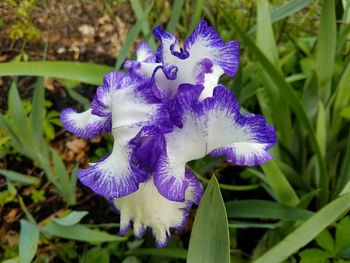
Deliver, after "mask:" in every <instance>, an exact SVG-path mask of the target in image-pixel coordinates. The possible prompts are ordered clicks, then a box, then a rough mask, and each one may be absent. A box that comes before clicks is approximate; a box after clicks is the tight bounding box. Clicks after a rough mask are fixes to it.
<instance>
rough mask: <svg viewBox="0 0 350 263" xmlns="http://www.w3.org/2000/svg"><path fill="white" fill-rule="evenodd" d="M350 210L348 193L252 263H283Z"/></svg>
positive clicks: (349, 194)
mask: <svg viewBox="0 0 350 263" xmlns="http://www.w3.org/2000/svg"><path fill="white" fill-rule="evenodd" d="M349 208H350V193H347V194H345V195H343V196H341V197H339V198H338V199H336V200H334V201H332V202H331V203H329V204H328V205H326V206H325V207H324V208H322V209H321V210H320V211H319V212H317V213H316V214H314V215H313V216H312V217H311V218H310V219H308V220H307V221H306V222H305V223H303V224H302V225H301V226H300V227H298V228H297V229H296V230H294V231H293V232H292V233H291V234H289V235H288V236H287V237H285V238H284V239H283V240H282V241H281V242H279V243H278V244H277V245H276V246H275V247H273V248H272V249H271V250H269V251H268V252H267V253H266V254H264V255H263V256H261V257H260V258H258V259H257V260H256V261H254V263H279V262H283V261H284V260H285V259H287V258H288V257H289V256H291V255H292V254H293V253H295V252H296V251H298V250H299V249H300V248H302V247H303V246H305V245H306V244H308V243H309V242H310V241H311V240H313V239H314V238H315V237H316V236H317V235H318V234H319V233H321V232H322V231H323V230H324V229H325V228H326V227H327V226H329V225H330V224H332V223H333V222H334V221H335V220H337V218H338V217H339V216H341V215H342V214H343V213H345V212H347V211H348V210H349Z"/></svg>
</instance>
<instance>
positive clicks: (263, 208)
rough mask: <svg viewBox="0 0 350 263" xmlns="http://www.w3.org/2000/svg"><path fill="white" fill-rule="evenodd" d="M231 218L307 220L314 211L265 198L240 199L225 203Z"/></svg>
mask: <svg viewBox="0 0 350 263" xmlns="http://www.w3.org/2000/svg"><path fill="white" fill-rule="evenodd" d="M225 206H226V211H227V216H228V217H229V218H256V219H279V220H292V221H297V220H306V219H309V218H310V217H311V216H312V215H313V212H311V211H308V210H305V209H302V208H299V207H290V206H286V205H281V204H278V203H276V202H273V201H265V200H239V201H229V202H226V203H225Z"/></svg>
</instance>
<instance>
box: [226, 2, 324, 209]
mask: <svg viewBox="0 0 350 263" xmlns="http://www.w3.org/2000/svg"><path fill="white" fill-rule="evenodd" d="M222 12H223V13H224V14H225V17H226V19H228V20H229V22H230V25H231V26H232V27H233V28H234V30H235V31H236V33H237V34H238V35H239V36H240V39H241V42H242V43H244V44H245V45H246V46H247V47H248V48H249V50H250V51H251V52H252V53H253V54H254V55H255V56H256V58H257V59H258V61H259V63H260V64H261V65H263V68H264V70H265V71H266V72H267V74H268V75H269V76H270V78H271V80H272V81H273V82H274V83H275V84H276V86H277V87H279V88H280V90H281V94H282V96H283V97H284V98H288V100H286V102H287V103H289V105H290V107H291V108H292V109H293V110H294V112H295V114H296V116H297V118H298V120H299V122H300V123H301V124H302V125H303V126H304V127H305V129H306V130H307V132H308V138H309V140H310V142H311V145H312V148H313V150H314V151H315V153H316V157H317V162H318V167H319V170H320V177H321V191H322V193H321V195H320V199H321V204H323V205H324V204H326V203H327V200H328V196H329V190H328V177H327V170H326V166H325V162H324V159H323V156H322V153H321V151H320V147H319V145H318V143H317V140H316V135H315V131H314V128H313V126H312V124H311V122H310V119H309V118H308V116H307V113H306V111H305V108H304V105H303V104H302V102H301V100H300V98H299V97H298V95H297V94H296V92H295V91H294V90H293V88H292V87H291V86H290V84H289V83H288V82H287V81H286V80H285V79H284V77H283V76H282V75H281V74H280V72H279V71H278V70H276V68H275V67H274V66H273V65H272V64H271V62H270V61H269V60H268V59H267V58H266V56H265V55H264V54H263V53H262V52H261V51H260V49H259V48H258V47H257V46H256V45H255V44H254V42H253V41H252V40H251V39H250V38H249V37H248V36H247V35H246V34H245V33H244V31H242V29H241V28H240V27H239V26H238V25H237V23H236V22H235V20H234V18H233V17H232V16H231V15H230V14H229V13H228V12H227V11H226V10H224V9H222Z"/></svg>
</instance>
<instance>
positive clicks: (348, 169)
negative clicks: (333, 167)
mask: <svg viewBox="0 0 350 263" xmlns="http://www.w3.org/2000/svg"><path fill="white" fill-rule="evenodd" d="M341 189H342V190H341ZM340 190H341V192H340ZM339 192H340V194H341V195H342V194H345V193H347V192H350V135H348V139H347V144H346V151H345V155H344V158H343V163H342V165H341V169H340V174H339V177H338V179H337V185H336V188H335V190H334V193H333V194H334V196H333V197H336V196H337V195H338V194H339Z"/></svg>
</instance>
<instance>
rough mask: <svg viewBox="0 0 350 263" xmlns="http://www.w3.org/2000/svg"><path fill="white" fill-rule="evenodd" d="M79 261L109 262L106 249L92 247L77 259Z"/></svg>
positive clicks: (87, 262)
mask: <svg viewBox="0 0 350 263" xmlns="http://www.w3.org/2000/svg"><path fill="white" fill-rule="evenodd" d="M79 262H80V263H96V262H99V263H109V262H110V261H109V254H108V251H107V250H106V249H103V248H100V247H94V248H91V249H89V250H88V251H87V252H86V253H84V255H83V257H82V258H81V259H80V261H79Z"/></svg>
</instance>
